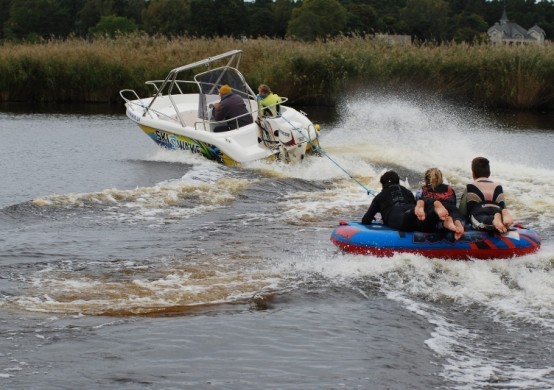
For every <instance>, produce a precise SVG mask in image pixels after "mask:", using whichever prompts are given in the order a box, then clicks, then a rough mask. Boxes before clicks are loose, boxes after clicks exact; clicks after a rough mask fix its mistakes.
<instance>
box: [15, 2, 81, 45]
mask: <svg viewBox="0 0 554 390" xmlns="http://www.w3.org/2000/svg"><path fill="white" fill-rule="evenodd" d="M72 27H73V23H72V20H71V17H70V12H69V10H68V9H67V8H66V7H64V4H63V3H62V2H61V1H59V0H17V1H13V2H12V4H11V7H10V10H9V18H8V20H7V21H6V23H5V24H4V34H5V35H6V37H8V38H15V39H22V38H30V37H36V36H38V37H42V38H48V37H50V36H55V37H65V36H67V35H69V33H70V32H71V31H72Z"/></svg>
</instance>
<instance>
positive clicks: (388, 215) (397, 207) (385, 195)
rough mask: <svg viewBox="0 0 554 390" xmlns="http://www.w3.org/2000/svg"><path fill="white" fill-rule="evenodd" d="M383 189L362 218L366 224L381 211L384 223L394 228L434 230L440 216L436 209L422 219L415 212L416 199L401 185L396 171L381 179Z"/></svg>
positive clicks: (386, 174) (387, 173)
mask: <svg viewBox="0 0 554 390" xmlns="http://www.w3.org/2000/svg"><path fill="white" fill-rule="evenodd" d="M379 181H380V182H381V185H382V186H383V189H382V190H381V192H380V193H378V194H377V195H376V196H375V198H373V201H372V202H371V205H370V206H369V209H368V210H367V212H366V213H365V215H364V216H363V218H362V223H363V224H364V225H369V224H370V223H371V222H373V220H374V218H375V214H377V213H381V217H382V219H383V223H384V224H385V225H388V226H390V227H392V228H394V229H398V230H404V231H414V230H419V231H425V232H429V231H433V230H434V229H435V226H436V224H437V222H439V220H440V218H439V216H438V215H437V213H436V212H434V210H429V212H428V213H427V212H426V217H425V220H423V221H421V220H419V219H418V218H417V216H416V214H415V206H416V200H415V197H414V195H413V194H412V192H411V191H410V190H408V189H407V188H406V187H403V186H401V185H400V177H399V176H398V174H397V173H396V172H394V171H388V172H385V173H384V174H383V176H381V179H380V180H379Z"/></svg>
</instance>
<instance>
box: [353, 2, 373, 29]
mask: <svg viewBox="0 0 554 390" xmlns="http://www.w3.org/2000/svg"><path fill="white" fill-rule="evenodd" d="M346 9H347V10H348V21H347V24H346V30H347V31H349V32H352V33H360V34H366V33H372V32H374V31H375V29H376V27H377V19H378V17H377V11H375V8H373V7H372V6H370V5H369V4H357V3H354V4H349V5H347V6H346Z"/></svg>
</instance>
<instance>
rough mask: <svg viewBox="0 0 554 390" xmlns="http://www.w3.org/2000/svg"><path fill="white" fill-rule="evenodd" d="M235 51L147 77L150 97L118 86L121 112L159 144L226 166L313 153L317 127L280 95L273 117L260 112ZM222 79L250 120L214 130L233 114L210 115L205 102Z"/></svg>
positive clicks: (316, 145) (215, 93)
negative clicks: (157, 76) (151, 91)
mask: <svg viewBox="0 0 554 390" xmlns="http://www.w3.org/2000/svg"><path fill="white" fill-rule="evenodd" d="M241 55H242V50H233V51H229V52H227V53H223V54H220V55H217V56H214V57H210V58H206V59H204V60H201V61H198V62H194V63H192V64H188V65H184V66H181V67H178V68H175V69H173V70H171V71H170V72H169V74H168V75H167V77H166V78H165V80H154V81H147V82H146V84H147V85H149V86H151V87H152V88H153V89H154V94H153V95H152V96H151V97H146V98H140V97H139V96H138V94H137V93H136V92H135V91H134V90H131V89H124V90H121V91H120V95H121V97H122V98H123V99H124V100H125V106H126V109H127V116H128V117H129V118H130V119H131V120H132V121H134V122H135V123H136V124H137V125H138V126H139V127H140V128H141V129H142V130H143V131H144V132H145V133H146V134H147V135H148V136H149V137H150V138H151V139H152V140H154V142H156V143H157V144H158V145H160V146H162V147H164V148H167V149H175V150H183V151H188V152H192V153H200V154H202V155H204V156H205V157H207V158H209V159H211V160H217V161H220V162H222V163H224V164H226V165H235V164H237V163H239V164H240V163H245V162H249V161H255V160H263V159H270V160H281V161H285V162H293V163H295V162H301V161H302V160H303V159H304V157H305V156H306V155H308V154H311V153H314V154H317V153H318V149H319V143H318V136H319V126H318V125H314V124H313V123H312V122H311V121H310V120H309V119H308V117H307V116H306V114H305V113H303V112H302V111H297V110H295V109H294V108H291V107H288V106H286V105H283V103H284V102H286V100H287V99H286V98H283V97H282V102H281V103H280V104H279V107H278V110H277V111H278V114H277V115H276V116H265V115H262V113H261V112H260V111H259V109H258V102H257V99H256V93H255V92H254V91H253V90H252V89H251V88H250V86H249V85H248V83H247V82H246V81H245V79H244V77H243V75H242V74H241V73H240V72H239V70H238V65H239V63H240V58H241ZM224 84H228V85H229V86H230V87H231V89H232V92H233V93H235V94H238V95H240V96H241V97H242V98H243V99H244V101H245V103H246V107H247V108H248V110H249V113H248V114H247V115H252V117H253V123H251V124H248V125H246V126H243V127H239V128H237V129H234V130H229V131H226V132H214V131H213V129H214V128H215V127H217V126H218V125H221V124H225V123H228V122H229V121H230V120H236V119H237V118H232V119H227V120H225V121H222V122H217V121H215V120H213V119H212V113H211V111H212V108H211V106H212V104H213V103H214V102H217V101H219V100H220V99H219V95H218V89H219V87H221V86H222V85H224Z"/></svg>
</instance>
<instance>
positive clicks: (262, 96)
mask: <svg viewBox="0 0 554 390" xmlns="http://www.w3.org/2000/svg"><path fill="white" fill-rule="evenodd" d="M279 103H281V98H280V97H279V95H277V94H275V93H273V92H271V89H270V88H269V87H268V86H267V85H265V84H261V85H260V86H259V87H258V104H259V106H260V107H259V110H260V111H259V115H263V116H277V114H279V111H280V106H279Z"/></svg>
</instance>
